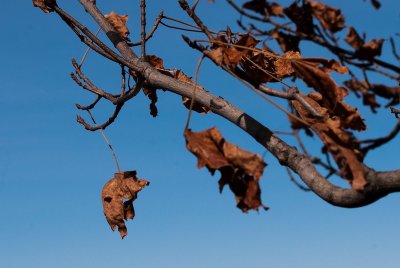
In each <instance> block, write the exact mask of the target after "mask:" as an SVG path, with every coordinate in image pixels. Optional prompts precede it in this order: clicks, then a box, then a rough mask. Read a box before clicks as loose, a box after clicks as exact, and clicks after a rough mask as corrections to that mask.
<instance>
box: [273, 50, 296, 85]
mask: <svg viewBox="0 0 400 268" xmlns="http://www.w3.org/2000/svg"><path fill="white" fill-rule="evenodd" d="M298 59H301V55H300V53H299V52H297V51H296V52H294V51H288V52H286V53H285V54H283V55H282V57H280V58H279V59H277V60H276V61H275V62H274V65H275V74H276V75H277V76H278V77H280V78H282V77H285V76H288V75H291V74H292V73H294V69H293V67H292V60H298Z"/></svg>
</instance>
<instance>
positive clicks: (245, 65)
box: [204, 34, 366, 190]
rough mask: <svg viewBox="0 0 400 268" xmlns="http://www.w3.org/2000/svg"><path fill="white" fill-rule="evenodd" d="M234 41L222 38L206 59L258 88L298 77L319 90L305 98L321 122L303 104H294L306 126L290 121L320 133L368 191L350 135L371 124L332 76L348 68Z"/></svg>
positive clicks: (344, 169) (245, 39) (347, 173)
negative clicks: (346, 100) (348, 101)
mask: <svg viewBox="0 0 400 268" xmlns="http://www.w3.org/2000/svg"><path fill="white" fill-rule="evenodd" d="M230 40H232V38H229V40H228V39H227V38H226V36H225V35H220V36H218V37H217V39H216V41H215V42H214V43H213V45H212V46H211V47H210V50H206V51H205V52H204V54H205V55H207V56H208V57H209V58H211V59H212V60H213V61H214V62H215V63H216V64H218V65H220V66H224V67H226V68H227V69H230V70H231V71H233V72H235V73H236V74H238V75H240V76H241V77H242V78H243V79H245V80H246V81H248V82H251V83H252V84H253V85H259V84H262V83H267V82H278V81H281V80H282V79H283V78H287V77H289V76H293V77H295V78H298V79H301V80H303V81H304V82H305V83H306V84H307V85H308V86H309V87H310V88H313V89H314V90H315V92H311V93H309V94H308V95H307V96H306V95H304V94H301V95H302V97H303V99H305V100H306V101H307V103H308V104H309V105H310V106H311V107H312V108H313V109H314V110H315V111H317V112H318V113H319V114H320V115H321V117H320V118H316V117H315V116H314V115H313V114H312V113H310V110H309V109H307V108H306V107H304V106H303V105H302V104H301V103H300V102H299V101H297V100H292V101H291V104H292V105H293V107H294V109H295V111H296V114H297V115H298V116H299V117H300V118H301V119H302V122H303V123H301V122H300V121H298V120H297V121H296V120H295V119H293V117H289V119H290V120H292V122H293V127H294V128H311V129H312V130H314V132H315V133H316V134H317V135H318V136H319V138H320V139H321V141H322V142H323V143H324V144H325V149H324V150H327V151H329V152H330V153H331V154H332V156H333V158H334V159H335V161H336V164H337V165H338V167H339V168H340V171H341V174H342V176H343V177H344V178H346V179H347V180H348V181H349V182H351V185H352V186H353V188H354V189H357V190H362V189H363V187H364V186H365V185H366V180H365V178H364V171H363V165H362V160H363V157H362V155H361V153H360V151H359V148H358V146H359V144H358V143H357V142H356V140H355V138H354V136H353V135H352V134H351V132H349V131H347V130H348V129H351V130H357V131H363V130H365V129H366V125H365V124H364V121H363V119H362V117H361V115H360V114H359V112H358V110H357V109H356V108H353V107H351V106H350V105H348V104H346V103H345V102H344V98H345V97H346V96H347V95H348V90H347V89H345V88H344V87H340V86H338V85H337V84H336V83H335V81H334V80H333V79H332V78H331V76H330V74H329V73H330V72H332V71H336V72H338V73H340V74H346V73H348V69H347V68H346V67H344V66H342V65H340V64H339V63H338V62H337V61H334V60H326V59H323V58H302V57H301V55H300V53H299V52H298V51H287V52H285V53H284V54H283V55H278V54H277V53H272V52H271V50H269V49H268V48H266V47H265V46H264V49H263V50H261V49H257V48H256V45H257V43H258V40H256V39H255V38H254V37H252V36H251V35H249V34H245V35H242V36H240V37H239V38H238V39H237V40H235V41H234V42H231V43H229V42H230ZM304 122H305V123H304Z"/></svg>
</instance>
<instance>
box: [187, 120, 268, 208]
mask: <svg viewBox="0 0 400 268" xmlns="http://www.w3.org/2000/svg"><path fill="white" fill-rule="evenodd" d="M184 136H185V139H186V148H187V149H188V150H189V151H190V152H192V153H193V154H194V155H195V156H196V157H197V160H198V163H197V166H198V168H202V167H204V166H206V167H207V169H208V170H209V171H210V172H211V174H212V175H214V172H215V171H216V170H219V171H220V173H221V178H220V180H219V182H218V183H219V188H220V191H222V189H223V187H224V186H225V185H229V188H230V189H231V191H232V192H233V193H234V195H235V198H236V204H237V207H238V208H239V209H241V210H242V211H243V212H247V211H248V210H250V209H254V210H258V209H259V208H260V207H262V208H264V209H267V207H265V206H264V205H263V204H262V202H261V190H260V186H259V184H258V181H259V180H260V179H261V176H262V174H263V171H264V168H265V166H266V164H265V162H264V160H263V159H262V158H261V157H260V156H259V155H257V154H253V153H250V152H248V151H245V150H243V149H241V148H239V147H238V146H236V145H234V144H232V143H229V142H227V141H226V140H225V139H224V138H223V137H222V135H221V133H220V132H219V130H218V129H217V128H215V127H213V128H210V129H207V130H204V131H200V132H192V131H191V130H186V131H185V134H184Z"/></svg>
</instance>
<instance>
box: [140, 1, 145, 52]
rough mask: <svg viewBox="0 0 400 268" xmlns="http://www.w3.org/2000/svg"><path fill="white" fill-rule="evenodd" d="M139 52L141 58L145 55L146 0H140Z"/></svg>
mask: <svg viewBox="0 0 400 268" xmlns="http://www.w3.org/2000/svg"><path fill="white" fill-rule="evenodd" d="M140 18H141V20H140V25H141V52H142V54H141V55H142V59H145V56H146V0H140Z"/></svg>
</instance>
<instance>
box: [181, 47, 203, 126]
mask: <svg viewBox="0 0 400 268" xmlns="http://www.w3.org/2000/svg"><path fill="white" fill-rule="evenodd" d="M203 60H204V55H202V56H201V57H200V59H199V61H198V62H197V66H196V72H195V74H194V81H193V82H194V85H193V93H192V97H191V100H190V106H189V112H188V116H187V119H186V124H185V129H184V132H186V130H187V129H188V128H189V123H190V118H191V115H192V110H193V105H194V103H195V99H196V91H197V79H198V77H199V70H200V66H201V63H202V62H203Z"/></svg>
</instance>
